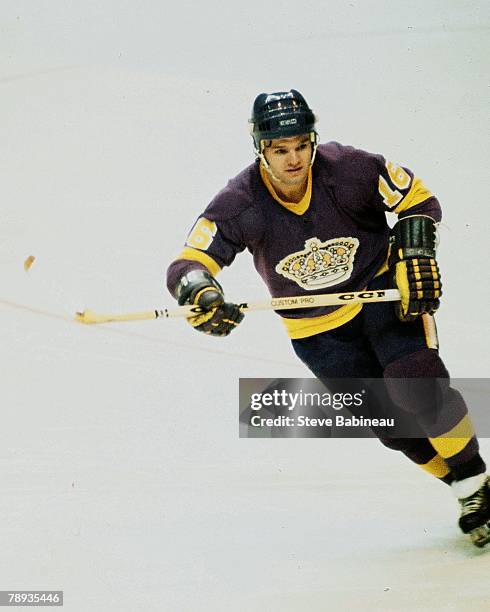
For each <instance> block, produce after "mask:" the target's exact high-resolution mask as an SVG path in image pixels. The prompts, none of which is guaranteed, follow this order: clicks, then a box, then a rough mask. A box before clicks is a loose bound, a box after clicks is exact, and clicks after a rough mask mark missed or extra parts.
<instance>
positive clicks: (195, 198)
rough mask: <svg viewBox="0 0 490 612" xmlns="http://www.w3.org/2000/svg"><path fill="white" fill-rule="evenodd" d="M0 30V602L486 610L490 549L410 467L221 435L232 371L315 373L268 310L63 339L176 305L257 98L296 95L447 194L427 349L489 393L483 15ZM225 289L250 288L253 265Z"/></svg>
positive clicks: (205, 14) (21, 25)
mask: <svg viewBox="0 0 490 612" xmlns="http://www.w3.org/2000/svg"><path fill="white" fill-rule="evenodd" d="M0 16H1V24H2V25H1V33H0V94H1V95H0V109H1V111H2V117H3V122H2V136H1V140H0V142H1V145H0V146H1V167H2V180H1V182H0V279H1V285H0V287H1V289H0V300H1V302H0V317H1V324H0V334H1V336H0V346H1V372H2V379H1V381H2V401H1V416H2V421H1V422H2V434H3V435H2V445H1V448H0V474H1V482H2V488H1V492H2V495H1V496H0V541H1V543H2V554H1V555H0V590H2V589H30V590H33V589H63V590H64V594H65V609H66V610H69V611H70V612H71V611H76V612H85V611H87V612H88V611H90V612H91V611H101V612H107V611H110V612H112V611H124V612H125V611H128V612H140V611H141V612H146V611H161V610H165V611H167V610H169V611H172V612H173V611H192V612H193V611H201V610H206V611H207V610H212V611H225V610H226V611H242V610H243V611H247V612H249V611H250V612H256V611H257V612H262V611H267V612H269V611H270V612H276V611H288V612H289V611H291V612H300V611H303V610H311V611H315V612H316V611H324V610H334V611H337V610H340V611H343V610H356V611H357V610H359V611H371V610H373V611H374V610H383V611H384V610H386V611H394V610H407V611H409V610H410V611H412V610H428V611H429V610H431V611H432V610H455V611H456V610H457V611H460V610H471V611H474V610H488V609H490V582H489V575H490V557H489V556H488V552H486V551H483V552H481V551H478V550H476V549H475V548H474V547H472V546H471V545H470V544H469V543H467V542H466V541H465V540H464V538H462V537H461V536H460V534H459V533H458V531H457V529H456V527H455V520H456V515H457V507H456V503H455V502H454V500H453V499H452V498H451V496H450V492H449V491H448V490H447V489H446V488H445V487H444V486H442V485H440V484H439V483H437V482H434V481H433V480H432V479H431V478H430V477H428V476H426V475H425V474H423V473H421V472H419V471H418V470H417V469H416V468H414V467H413V466H412V465H410V464H409V463H408V462H407V461H406V460H405V459H404V458H403V457H401V456H399V455H397V454H396V453H394V452H390V451H388V450H386V449H384V448H383V447H381V445H379V443H377V442H376V441H375V440H359V441H353V440H351V441H347V440H335V441H333V440H313V439H306V440H294V439H289V440H257V439H256V440H252V439H251V440H245V439H239V438H238V418H237V412H238V402H237V393H238V378H239V377H276V376H279V377H289V376H296V377H303V376H307V375H308V373H307V372H306V370H305V369H304V368H303V366H302V365H301V364H299V363H298V362H297V361H296V360H295V358H294V356H293V354H292V351H291V349H290V346H289V342H288V340H287V338H286V337H285V334H284V332H283V330H282V326H281V323H280V321H279V320H278V318H277V317H275V316H274V315H272V314H270V313H256V314H253V315H252V314H250V315H249V316H247V318H246V321H245V323H244V324H243V325H242V326H241V327H240V328H239V329H238V330H237V331H236V332H235V333H234V334H233V336H232V337H230V338H228V339H227V340H226V341H221V340H215V339H209V338H207V337H200V336H199V335H198V334H196V333H195V332H194V331H193V330H191V329H190V328H189V327H188V326H186V324H185V323H183V322H181V321H161V322H157V321H155V322H144V323H133V324H120V325H112V326H110V325H107V326H103V327H85V326H81V325H79V324H76V323H74V322H73V320H72V316H73V313H74V312H75V311H76V310H81V309H83V308H87V307H88V308H92V309H94V310H98V311H102V312H104V311H108V312H125V311H133V310H141V309H148V308H154V307H159V306H162V305H168V304H170V303H171V299H170V297H169V296H168V294H167V293H166V290H165V289H164V282H163V277H164V270H165V268H166V265H167V264H168V262H169V261H170V260H171V259H172V258H173V257H174V255H175V254H176V253H177V252H178V251H179V249H180V248H181V244H182V241H183V238H184V236H185V234H186V232H187V230H188V228H189V227H190V225H191V224H192V222H193V220H194V219H195V217H196V216H197V214H198V213H199V212H200V210H201V209H202V208H203V207H204V206H205V204H206V203H207V202H208V201H209V199H210V198H211V197H212V196H213V195H214V193H215V192H216V191H217V190H218V189H219V188H221V187H222V186H223V185H224V184H225V183H226V181H227V179H228V178H229V177H230V176H233V175H234V174H236V173H237V172H238V171H239V170H240V169H241V168H242V167H243V166H244V165H246V164H247V163H249V162H250V160H251V159H252V154H251V143H250V139H249V136H248V135H247V132H246V129H247V127H246V124H245V119H246V118H247V116H248V114H249V111H250V105H251V101H252V99H253V97H254V95H255V94H256V93H258V92H259V91H271V90H277V89H283V88H290V87H296V88H298V89H300V90H302V91H303V92H304V94H305V96H306V97H307V99H308V100H309V102H310V103H311V105H312V106H313V107H314V109H315V110H316V111H317V112H318V115H319V116H320V124H319V128H320V133H321V136H322V139H323V140H330V139H335V140H339V141H341V142H344V143H349V144H354V145H356V146H359V147H363V148H365V149H367V150H371V151H379V152H382V153H383V154H385V155H386V156H387V157H389V158H392V159H394V160H397V161H399V162H401V163H404V164H406V165H408V166H410V167H412V168H413V169H414V170H415V171H416V172H417V173H418V174H419V175H420V176H422V177H423V179H424V180H425V182H426V183H427V185H428V186H429V187H430V188H432V190H433V191H434V192H435V193H436V194H437V195H438V196H439V198H440V200H441V202H442V204H443V207H444V210H445V216H444V226H443V227H442V228H441V247H440V261H441V267H442V270H443V274H444V279H445V295H444V300H443V306H442V307H441V310H440V314H439V315H438V326H439V332H440V336H441V341H442V351H441V352H442V356H443V358H444V360H445V362H446V364H447V365H448V367H449V369H450V371H451V373H452V375H453V376H459V377H478V376H480V377H484V376H487V375H488V349H487V347H488V322H487V304H488V298H489V284H488V271H487V265H486V262H487V258H488V247H487V244H488V235H489V223H488V220H489V215H488V205H487V199H488V196H487V192H488V166H489V156H488V108H489V92H490V89H489V81H488V74H489V66H488V58H489V57H490V49H489V46H490V45H489V37H488V28H489V23H490V10H489V5H488V3H486V2H483V1H472V2H469V1H458V2H456V1H452V0H451V1H448V0H445V1H442V0H441V1H438V0H428V1H422V0H417V1H415V2H410V3H408V2H407V3H404V2H398V3H393V2H388V1H387V0H374V1H370V2H361V1H360V0H358V1H353V2H341V1H340V0H337V1H333V0H330V1H325V2H321V1H319V0H318V1H314V0H312V1H309V2H303V3H298V2H291V1H288V0H286V1H285V2H282V3H280V4H277V3H262V2H256V1H255V0H250V1H249V2H246V3H237V2H230V3H228V4H226V5H224V6H222V3H219V2H216V1H209V2H206V3H202V5H201V4H199V5H198V4H197V3H194V2H188V1H186V2H180V3H179V4H178V5H177V4H176V3H169V2H166V1H163V2H150V1H146V2H138V3H136V2H134V3H131V2H127V1H124V2H120V1H118V2H115V1H114V0H105V1H104V2H100V0H99V2H93V1H86V2H83V3H82V2H80V3H74V2H70V3H67V2H64V1H63V2H62V1H61V0H51V1H50V2H49V3H47V2H34V1H27V0H24V1H17V2H5V3H3V4H2V7H1V8H0ZM31 254H32V255H35V256H36V261H35V262H34V265H33V266H32V268H31V270H30V271H29V272H28V273H26V272H24V269H23V262H24V260H25V258H26V257H27V256H28V255H31ZM221 278H222V280H223V283H224V285H225V287H226V288H227V293H228V295H229V296H230V297H231V298H235V299H237V300H242V299H262V298H263V297H264V296H265V288H264V286H263V285H262V283H261V281H260V279H258V277H257V276H256V274H255V272H254V271H253V269H252V265H251V258H250V257H249V256H248V255H242V256H241V257H239V258H238V260H237V262H236V263H235V265H234V266H233V268H231V269H230V270H226V271H224V272H223V274H222V277H221ZM482 452H483V455H484V456H486V457H487V458H490V444H489V442H488V440H482Z"/></svg>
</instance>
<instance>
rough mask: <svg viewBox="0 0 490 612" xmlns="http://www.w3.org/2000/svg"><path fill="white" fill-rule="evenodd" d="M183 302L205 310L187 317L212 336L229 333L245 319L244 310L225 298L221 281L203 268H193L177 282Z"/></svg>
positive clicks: (178, 298) (193, 324)
mask: <svg viewBox="0 0 490 612" xmlns="http://www.w3.org/2000/svg"><path fill="white" fill-rule="evenodd" d="M176 297H177V300H178V302H179V305H180V306H182V305H183V304H192V305H194V306H200V307H201V308H203V309H204V312H202V313H201V314H198V315H196V316H195V317H188V319H187V321H188V322H189V323H190V324H191V325H192V327H194V328H195V329H197V330H198V331H200V332H204V333H205V334H210V335H212V336H227V335H228V334H229V333H230V332H231V331H232V330H233V329H235V327H236V326H237V325H238V324H239V323H240V322H241V321H242V320H243V317H244V314H243V312H241V311H240V309H239V308H238V306H237V305H236V304H231V303H229V302H225V298H224V295H223V289H222V288H221V285H220V284H219V283H218V281H217V280H216V279H215V278H214V277H213V276H211V274H209V272H204V271H203V270H192V271H191V272H189V273H188V274H186V275H185V276H183V277H182V278H181V279H180V281H179V284H178V285H177V290H176Z"/></svg>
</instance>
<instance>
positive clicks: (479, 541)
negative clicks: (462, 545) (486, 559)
mask: <svg viewBox="0 0 490 612" xmlns="http://www.w3.org/2000/svg"><path fill="white" fill-rule="evenodd" d="M470 538H471V541H472V542H473V544H474V545H475V546H478V548H483V546H485V544H488V543H489V542H490V526H489V525H488V524H487V525H484V526H483V527H477V528H476V529H473V531H470Z"/></svg>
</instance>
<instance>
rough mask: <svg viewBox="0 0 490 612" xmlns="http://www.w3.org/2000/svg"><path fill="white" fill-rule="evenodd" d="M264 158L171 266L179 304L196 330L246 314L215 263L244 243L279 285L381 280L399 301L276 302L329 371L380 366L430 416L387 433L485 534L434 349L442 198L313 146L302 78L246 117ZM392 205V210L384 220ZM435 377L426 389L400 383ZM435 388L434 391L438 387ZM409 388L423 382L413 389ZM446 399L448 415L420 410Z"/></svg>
mask: <svg viewBox="0 0 490 612" xmlns="http://www.w3.org/2000/svg"><path fill="white" fill-rule="evenodd" d="M250 123H251V133H252V138H253V143H254V150H255V156H256V160H255V163H253V164H251V165H250V166H248V167H247V168H245V170H243V171H242V172H241V173H240V174H238V176H236V177H235V178H233V179H232V180H231V181H229V183H228V185H227V186H226V187H225V188H224V189H223V190H222V191H220V192H219V193H218V194H217V195H216V196H215V198H214V199H213V200H212V201H211V203H210V204H209V205H208V207H207V208H206V210H205V211H204V212H203V213H202V214H201V215H200V216H199V217H198V219H197V221H196V223H195V224H194V226H193V228H192V229H191V231H190V233H189V236H188V238H187V241H186V244H185V247H184V249H183V251H182V252H181V253H180V255H179V256H178V258H177V259H176V260H175V261H174V262H172V264H171V265H170V267H169V269H168V274H167V285H168V288H169V290H170V292H171V293H172V295H173V296H174V297H175V298H176V299H177V300H178V303H179V304H181V305H182V304H193V305H198V306H200V307H202V308H203V309H204V312H203V313H202V314H200V315H197V316H195V317H192V318H189V319H188V321H189V323H190V324H191V325H192V326H193V327H194V328H195V329H197V330H198V331H201V332H204V333H206V334H210V335H213V336H226V335H228V334H229V333H230V332H231V331H232V330H233V329H235V327H237V326H238V324H239V323H240V322H241V321H242V320H243V313H242V312H241V311H240V310H239V308H238V306H236V305H235V304H232V303H229V302H227V301H226V300H225V297H224V292H223V289H222V287H221V285H220V284H219V282H218V281H217V280H216V278H215V277H216V275H217V273H218V272H219V271H220V269H221V268H223V267H224V266H229V265H230V264H231V263H232V262H233V260H234V258H235V256H236V254H237V253H239V252H240V251H243V250H244V249H248V250H249V251H250V253H251V254H252V256H253V260H254V265H255V268H256V269H257V271H258V273H259V274H260V276H261V277H262V279H263V280H264V281H265V283H266V285H267V287H268V289H269V291H270V293H271V295H272V296H273V297H286V296H291V295H308V293H309V292H314V293H328V292H337V291H360V290H363V289H366V288H368V289H386V288H388V287H393V286H396V287H397V288H398V289H399V291H400V294H401V301H400V302H397V303H396V305H395V307H393V304H392V303H387V302H384V303H375V304H366V305H364V306H361V305H360V304H348V305H345V306H341V307H323V308H315V309H305V310H292V311H282V312H281V317H282V321H283V323H284V325H285V328H286V331H287V333H288V334H289V336H290V338H291V340H292V345H293V348H294V351H295V352H296V354H297V355H298V357H299V358H300V359H301V360H302V361H303V362H304V363H305V364H306V366H307V367H308V368H309V369H310V370H311V371H312V372H313V373H314V374H315V375H316V376H317V377H318V378H319V379H321V380H324V381H326V382H327V384H328V381H329V380H330V379H335V378H343V377H352V378H354V377H371V378H382V377H385V379H386V385H387V388H388V390H389V395H390V398H391V400H392V401H393V402H394V403H395V404H397V405H398V406H401V407H403V409H404V410H406V411H407V412H408V413H409V414H411V415H413V418H414V419H417V420H418V421H419V422H421V423H424V424H425V429H424V434H426V437H419V438H396V439H389V438H385V437H383V436H380V439H381V441H382V442H383V443H384V444H385V445H386V446H389V447H390V448H393V449H396V450H400V451H402V452H403V453H404V454H405V455H406V456H407V457H408V458H409V459H411V460H412V461H413V462H415V463H416V464H418V465H419V466H421V467H422V468H424V469H425V470H426V471H428V472H429V473H431V474H433V475H434V476H436V477H437V478H439V479H441V480H442V481H444V482H446V483H448V484H450V485H451V488H452V490H453V492H454V494H455V496H456V497H457V498H458V499H459V501H460V504H461V516H460V519H459V525H460V528H461V529H462V531H463V532H464V533H470V534H471V538H472V540H473V542H474V543H475V544H477V545H479V546H482V545H483V544H485V543H486V542H488V541H490V535H489V534H490V531H489V529H488V526H487V523H488V522H489V521H490V479H489V478H488V477H487V476H486V474H485V471H486V466H485V463H484V461H483V459H482V458H481V456H480V454H479V445H478V441H477V439H476V436H475V434H474V431H473V429H472V425H471V422H470V420H469V417H468V414H467V408H466V405H465V402H464V400H463V398H462V397H461V395H460V394H459V393H458V392H457V391H456V390H454V389H452V388H451V387H450V384H449V374H448V372H447V370H446V368H445V366H444V364H443V362H442V360H441V358H440V356H439V353H438V344H437V334H436V328H435V324H434V320H433V317H432V315H433V313H434V312H435V311H436V310H437V308H438V306H439V297H440V296H441V279H440V275H439V269H438V266H437V263H436V246H437V239H436V231H437V223H438V222H439V221H440V219H441V209H440V205H439V202H438V201H437V199H436V198H435V197H434V195H433V194H432V193H431V192H430V191H429V190H428V189H427V187H426V186H425V185H424V183H423V182H422V181H421V179H420V178H418V177H417V176H416V175H414V173H413V172H412V171H411V170H409V169H408V168H404V167H401V166H399V165H397V164H394V163H391V162H389V161H386V160H385V159H384V158H383V157H382V156H381V155H374V154H370V153H367V152H365V151H362V150H359V149H355V148H353V147H350V146H343V145H341V144H339V143H336V142H329V143H326V144H318V135H317V131H316V124H315V116H314V114H313V112H312V110H311V109H310V107H309V106H308V104H307V103H306V101H305V99H304V97H303V96H302V95H301V94H300V93H299V92H298V91H296V90H294V89H293V90H290V91H287V92H277V93H271V94H265V93H263V94H260V95H259V96H257V98H256V100H255V102H254V105H253V111H252V117H251V119H250ZM386 212H392V213H396V214H397V215H398V221H397V223H396V225H395V226H394V228H393V229H392V230H391V231H390V228H389V226H388V224H387V221H386V215H385V213H386ZM408 379H432V380H437V381H438V383H437V385H435V386H434V387H432V389H433V392H429V393H427V387H424V386H423V385H422V386H421V385H418V386H417V385H415V387H411V386H409V385H408V386H407V385H406V384H404V381H405V382H406V381H407V380H408ZM436 388H437V390H435V389H436ZM414 389H415V392H414ZM436 393H437V394H438V397H439V398H441V397H442V405H443V418H442V419H437V420H436V421H435V422H434V419H432V420H431V419H430V418H425V417H426V416H427V414H429V413H430V410H431V406H432V404H433V402H434V401H435V394H436Z"/></svg>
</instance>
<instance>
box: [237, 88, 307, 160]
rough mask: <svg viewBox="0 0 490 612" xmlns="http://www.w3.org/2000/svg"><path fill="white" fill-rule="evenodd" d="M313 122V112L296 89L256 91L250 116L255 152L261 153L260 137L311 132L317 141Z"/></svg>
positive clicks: (281, 136)
mask: <svg viewBox="0 0 490 612" xmlns="http://www.w3.org/2000/svg"><path fill="white" fill-rule="evenodd" d="M315 121H316V118H315V115H314V114H313V111H312V110H311V108H310V107H309V106H308V104H307V102H306V100H305V99H304V98H303V96H302V95H301V94H300V93H299V91H297V90H296V89H290V90H289V91H278V92H275V93H269V94H267V93H261V94H259V95H258V96H257V97H256V98H255V102H254V105H253V108H252V117H251V118H250V119H249V123H250V124H251V129H250V133H251V134H252V138H253V141H254V146H255V151H256V153H257V154H258V155H260V153H261V152H262V151H261V144H260V143H261V141H262V140H273V139H277V138H289V137H290V136H299V135H300V134H312V141H313V142H315V143H316V136H317V132H316V130H315Z"/></svg>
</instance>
